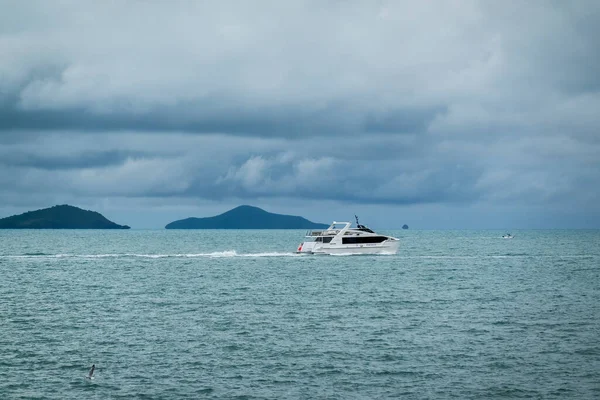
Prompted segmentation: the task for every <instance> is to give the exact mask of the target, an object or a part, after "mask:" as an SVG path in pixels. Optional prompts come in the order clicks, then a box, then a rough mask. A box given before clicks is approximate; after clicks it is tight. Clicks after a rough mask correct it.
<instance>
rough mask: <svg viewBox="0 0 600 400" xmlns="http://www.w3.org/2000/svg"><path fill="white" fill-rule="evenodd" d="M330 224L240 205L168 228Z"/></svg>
mask: <svg viewBox="0 0 600 400" xmlns="http://www.w3.org/2000/svg"><path fill="white" fill-rule="evenodd" d="M328 226H329V225H325V224H318V223H315V222H311V221H309V220H307V219H305V218H302V217H296V216H292V215H281V214H273V213H270V212H267V211H265V210H263V209H260V208H258V207H252V206H239V207H236V208H234V209H232V210H229V211H227V212H225V213H223V214H221V215H217V216H214V217H207V218H186V219H182V220H179V221H174V222H171V223H170V224H168V225H167V226H165V228H166V229H325V228H327V227H328Z"/></svg>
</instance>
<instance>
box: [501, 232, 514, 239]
mask: <svg viewBox="0 0 600 400" xmlns="http://www.w3.org/2000/svg"><path fill="white" fill-rule="evenodd" d="M502 238H503V239H512V238H514V236H513V235H511V234H510V233H507V234H506V235H502Z"/></svg>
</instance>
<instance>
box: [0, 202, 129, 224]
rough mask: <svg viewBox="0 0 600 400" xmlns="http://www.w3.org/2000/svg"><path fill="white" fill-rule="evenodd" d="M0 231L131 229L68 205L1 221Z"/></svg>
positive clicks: (99, 215) (100, 215)
mask: <svg viewBox="0 0 600 400" xmlns="http://www.w3.org/2000/svg"><path fill="white" fill-rule="evenodd" d="M0 229H129V226H127V225H118V224H115V223H114V222H112V221H109V220H108V219H106V218H105V217H104V216H103V215H102V214H100V213H97V212H95V211H88V210H82V209H81V208H78V207H73V206H70V205H67V204H63V205H59V206H54V207H50V208H44V209H42V210H36V211H28V212H26V213H24V214H19V215H13V216H12V217H7V218H2V219H0Z"/></svg>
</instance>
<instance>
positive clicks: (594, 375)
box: [0, 230, 600, 399]
mask: <svg viewBox="0 0 600 400" xmlns="http://www.w3.org/2000/svg"><path fill="white" fill-rule="evenodd" d="M387 233H391V234H394V235H396V236H398V237H400V238H401V239H402V245H401V248H400V251H399V252H398V254H397V255H394V256H390V255H387V256H306V255H302V256H299V255H296V254H294V253H293V251H294V250H295V249H296V247H297V245H298V243H299V242H300V241H301V240H302V236H303V234H304V232H303V231H166V230H165V231H0V398H2V399H4V398H8V399H11V398H28V399H29V398H55V399H68V398H73V399H81V398H97V399H108V398H161V399H169V398H249V399H250V398H269V399H284V398H302V399H318V398H323V399H324V398H327V399H363V398H368V399H370V398H398V397H402V396H404V397H406V398H436V399H439V398H557V399H558V398H561V399H562V398H598V397H600V339H599V338H600V319H599V317H600V231H522V232H513V234H515V238H514V239H508V240H507V239H502V238H501V236H502V233H503V232H498V231H399V232H387ZM94 363H95V364H96V367H97V369H96V374H95V379H94V380H91V381H90V380H86V379H84V376H85V375H86V374H87V371H88V369H89V367H90V366H91V364H94Z"/></svg>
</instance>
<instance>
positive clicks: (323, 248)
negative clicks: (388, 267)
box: [297, 240, 400, 255]
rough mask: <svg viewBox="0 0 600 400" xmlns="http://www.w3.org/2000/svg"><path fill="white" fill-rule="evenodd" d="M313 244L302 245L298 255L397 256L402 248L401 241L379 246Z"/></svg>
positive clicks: (379, 244)
mask: <svg viewBox="0 0 600 400" xmlns="http://www.w3.org/2000/svg"><path fill="white" fill-rule="evenodd" d="M311 244H312V243H302V245H301V246H299V249H298V251H297V253H306V254H330V255H351V254H396V252H398V248H399V247H400V241H399V240H394V241H385V242H383V243H377V244H348V245H329V244H317V245H314V246H311Z"/></svg>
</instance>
